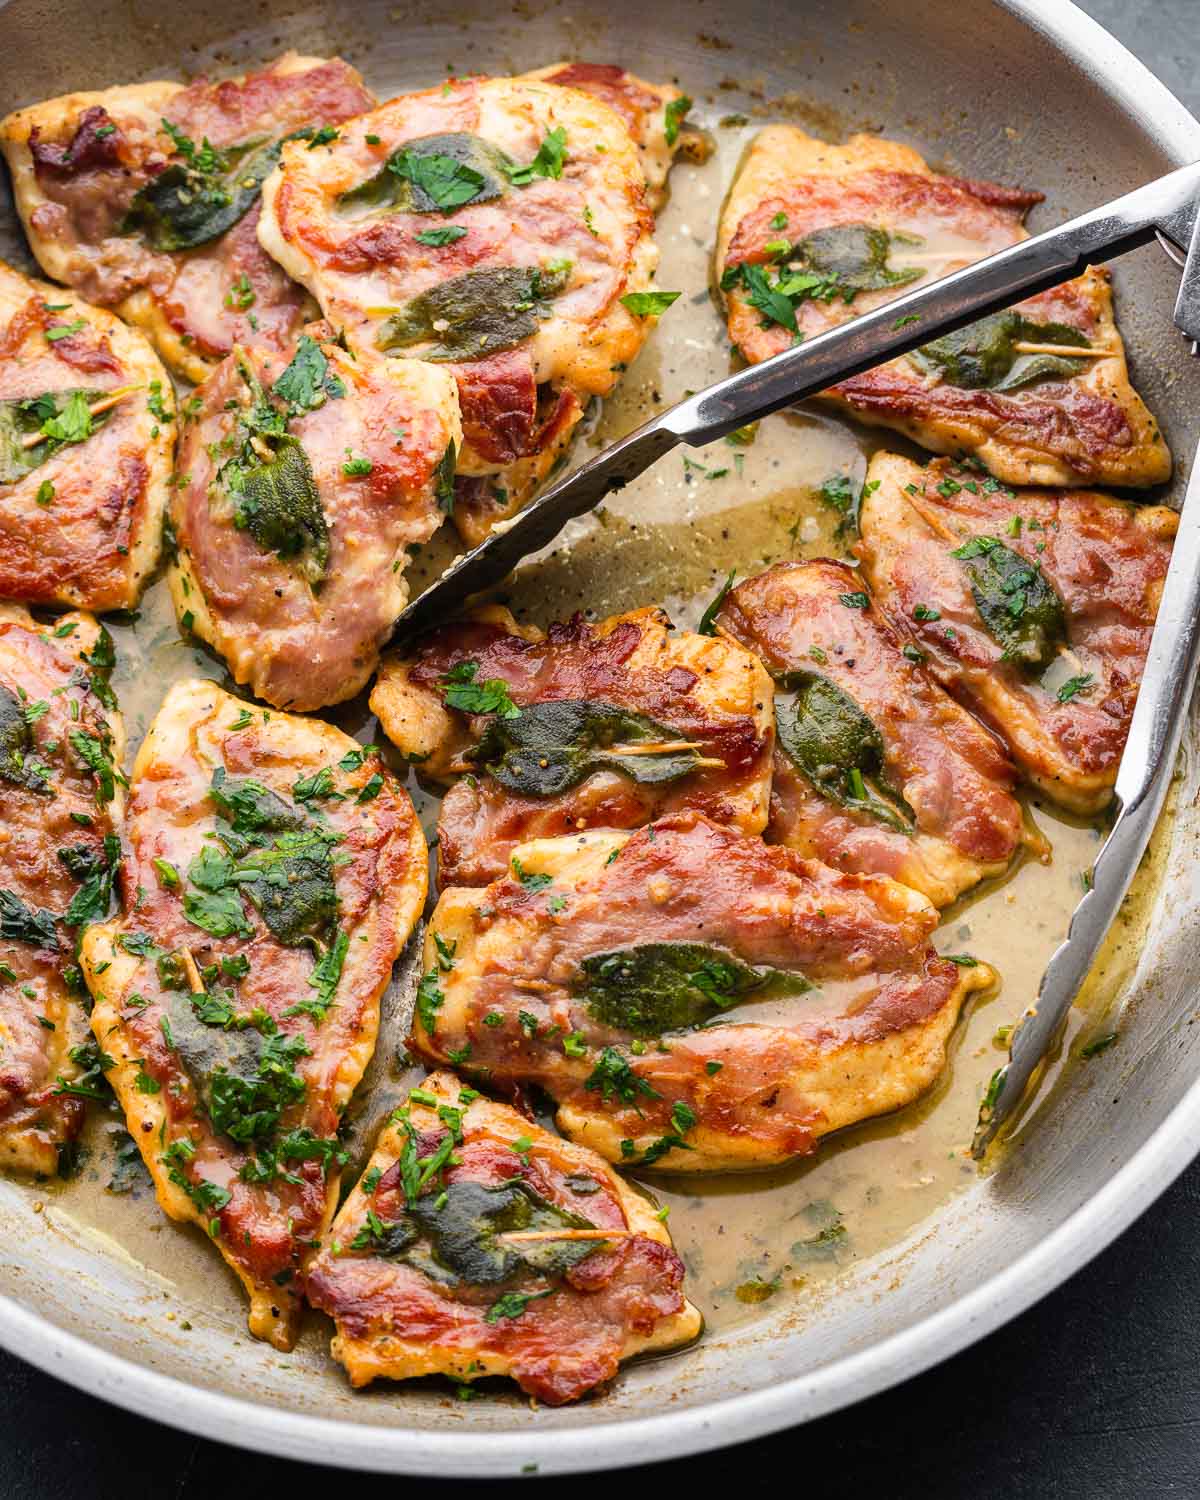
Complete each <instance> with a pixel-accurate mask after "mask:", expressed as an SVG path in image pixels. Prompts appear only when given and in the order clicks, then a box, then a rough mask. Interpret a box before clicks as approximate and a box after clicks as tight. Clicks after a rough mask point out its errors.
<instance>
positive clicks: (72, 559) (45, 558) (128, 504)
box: [0, 261, 175, 612]
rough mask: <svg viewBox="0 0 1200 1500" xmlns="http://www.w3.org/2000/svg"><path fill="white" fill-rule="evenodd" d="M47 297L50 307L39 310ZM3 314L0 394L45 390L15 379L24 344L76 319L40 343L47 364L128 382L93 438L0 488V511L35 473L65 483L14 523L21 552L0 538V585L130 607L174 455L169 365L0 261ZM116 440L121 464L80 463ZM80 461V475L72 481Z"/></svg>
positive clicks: (85, 377) (81, 605)
mask: <svg viewBox="0 0 1200 1500" xmlns="http://www.w3.org/2000/svg"><path fill="white" fill-rule="evenodd" d="M47 304H49V306H50V307H51V308H55V309H57V310H56V311H48V310H47ZM0 319H2V320H3V328H2V330H0V361H3V363H4V366H5V380H4V387H3V390H2V392H0V394H3V395H4V397H5V399H14V398H15V397H16V396H17V395H18V394H19V395H20V396H25V395H41V394H43V392H42V391H40V390H37V391H35V390H28V391H27V390H24V389H22V387H21V382H20V366H21V351H22V348H23V346H25V344H26V341H27V340H28V339H29V337H30V336H31V335H34V336H35V337H36V336H39V335H40V336H41V337H42V338H43V339H44V338H45V333H46V330H47V329H49V328H57V327H63V328H71V327H73V326H74V325H75V323H77V322H80V321H82V322H83V323H84V324H85V325H86V326H85V327H83V328H80V329H79V330H78V331H76V332H74V333H71V334H68V335H67V336H66V337H56V338H55V339H54V340H53V342H46V343H45V349H46V351H47V352H48V353H49V354H50V361H51V363H52V364H53V366H54V368H56V369H59V368H61V371H62V374H61V385H62V388H64V389H65V388H67V387H68V386H72V385H73V386H76V387H83V388H87V387H92V386H94V387H95V388H96V389H97V390H98V391H100V392H101V393H103V391H105V390H119V389H123V388H124V387H125V386H134V387H135V389H134V390H133V391H132V392H131V393H130V394H129V396H128V397H126V399H125V400H124V401H123V402H122V403H121V404H120V405H119V406H117V407H116V408H114V409H113V411H112V412H111V414H110V415H109V416H108V418H107V420H106V421H105V423H104V426H103V428H100V429H98V430H97V432H96V433H95V434H94V435H93V437H92V438H89V439H87V440H86V441H85V442H84V443H82V444H67V445H65V446H64V447H63V448H61V449H60V450H59V453H58V454H56V455H54V456H53V457H52V458H50V459H48V460H47V461H46V462H45V463H44V464H41V465H39V467H38V468H36V469H34V470H33V471H32V472H31V473H30V474H27V475H26V476H25V477H24V478H23V479H19V480H17V481H16V482H15V483H13V484H5V485H0V505H4V506H5V507H6V509H7V508H8V503H9V502H10V501H12V500H13V499H14V498H15V497H16V496H17V495H18V494H19V493H20V494H22V495H23V496H29V495H31V494H35V493H36V492H37V490H38V489H39V487H40V485H41V484H42V482H43V481H44V480H47V479H48V480H50V481H51V482H53V481H54V480H55V478H56V477H58V476H60V475H61V476H62V478H61V479H60V487H61V489H62V491H63V492H62V493H61V494H57V493H56V497H55V500H54V501H52V502H51V504H50V505H49V506H46V507H44V508H43V507H40V506H37V505H36V502H34V506H33V507H32V508H31V515H32V518H33V525H32V526H31V527H30V528H29V530H28V532H27V534H25V535H21V534H20V532H19V531H18V529H17V527H16V526H14V527H13V532H12V533H10V538H11V536H13V535H15V536H16V537H17V538H18V539H19V540H20V542H21V546H20V548H19V549H17V548H15V547H14V546H13V543H12V540H11V539H10V540H9V541H7V542H6V541H5V539H4V537H3V535H2V534H0V554H3V556H0V592H3V593H4V594H5V595H6V596H7V597H9V598H12V599H22V600H25V601H26V602H28V603H30V604H38V605H47V604H64V605H67V606H68V607H70V608H75V609H88V610H96V611H100V612H103V611H106V610H110V609H128V608H132V606H133V605H135V604H136V603H137V600H138V597H139V595H140V594H141V591H142V588H143V586H144V585H145V583H146V581H147V579H148V578H149V577H150V575H151V573H152V572H153V571H154V568H155V565H156V564H157V562H158V557H159V552H160V550H161V546H162V518H163V514H164V511H165V510H166V505H167V496H168V492H169V489H170V483H171V472H172V468H173V465H174V452H175V415H174V410H173V408H174V405H175V402H174V397H173V394H172V392H171V386H170V382H169V381H168V379H167V373H166V371H165V370H164V369H163V367H162V365H161V364H160V363H159V361H158V358H157V356H156V355H155V353H154V351H153V349H152V348H151V347H150V344H149V343H148V341H147V340H146V339H145V338H144V337H143V336H142V334H140V333H139V332H138V331H137V329H135V328H129V327H128V326H127V325H126V324H124V323H123V322H122V321H121V320H120V318H117V317H114V315H113V314H112V313H110V312H107V311H106V310H105V309H104V308H102V307H92V306H91V305H90V304H88V303H86V302H84V301H83V300H82V298H79V297H77V296H76V295H75V294H74V293H73V292H69V291H63V290H62V288H61V287H56V286H52V285H51V284H50V283H49V282H48V281H40V280H37V279H36V278H34V277H29V276H23V275H22V274H21V273H20V272H19V271H17V270H15V269H14V268H13V267H12V266H9V265H6V264H5V263H4V262H3V261H0ZM51 351H52V352H51ZM156 382H157V385H158V388H159V391H160V392H161V394H162V397H163V400H164V402H165V403H168V404H169V405H170V406H171V407H172V411H171V412H170V413H169V414H168V415H167V416H166V417H156V416H155V415H154V414H153V413H152V412H151V411H150V409H149V407H148V405H147V401H148V393H149V392H150V389H151V387H152V386H153V385H154V384H155V383H156ZM10 391H11V395H10V394H9V392H10ZM118 443H120V444H121V449H120V458H119V461H112V462H109V463H101V464H98V463H96V462H91V463H89V458H88V454H89V444H91V445H92V447H91V453H92V457H93V459H94V457H95V453H96V449H97V447H100V448H101V449H102V450H105V449H107V448H108V447H109V446H110V445H113V446H115V445H116V444H118ZM81 469H82V470H83V472H84V473H85V474H86V476H87V477H86V478H84V479H80V478H78V477H77V476H78V474H79V471H80V470H81ZM66 481H70V482H69V483H67V482H66ZM77 495H79V496H80V497H81V499H80V501H79V502H78V503H77V501H76V496H77ZM88 505H90V513H89V511H88V509H87V508H86V507H87V506H88ZM13 519H15V517H13ZM39 532H43V539H42V540H41V542H39ZM72 547H74V548H75V549H76V550H75V551H74V554H73V555H72V553H71V552H70V550H69V549H71V548H72ZM14 553H15V555H14Z"/></svg>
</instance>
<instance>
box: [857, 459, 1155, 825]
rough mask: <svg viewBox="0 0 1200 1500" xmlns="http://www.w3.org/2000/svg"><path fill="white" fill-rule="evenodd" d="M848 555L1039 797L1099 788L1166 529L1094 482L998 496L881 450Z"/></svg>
mask: <svg viewBox="0 0 1200 1500" xmlns="http://www.w3.org/2000/svg"><path fill="white" fill-rule="evenodd" d="M860 525H861V539H860V541H859V543H858V545H857V548H856V550H857V552H858V554H859V557H860V558H861V561H862V567H863V572H864V573H865V574H866V577H867V580H868V582H869V584H870V587H871V591H872V594H873V596H874V599H875V602H876V605H877V607H878V608H879V610H880V612H881V613H882V614H883V615H884V616H885V617H886V618H887V619H888V620H889V622H890V623H891V625H892V627H893V629H895V630H896V631H897V632H899V633H900V634H902V635H905V636H908V637H910V638H911V639H912V640H913V641H915V643H916V645H917V646H918V648H919V649H920V650H921V651H922V652H923V653H924V656H925V659H926V666H927V669H928V671H929V672H930V673H931V674H932V675H933V676H934V677H936V678H937V680H938V681H939V682H940V683H941V684H942V686H943V687H944V688H945V689H946V690H947V691H948V692H950V693H952V694H953V695H954V696H955V697H956V698H958V699H960V700H961V701H962V702H963V703H965V704H966V705H967V706H968V707H969V708H971V709H973V710H974V711H975V712H976V713H978V714H979V715H980V716H981V717H982V718H983V719H984V720H985V721H986V722H987V723H988V724H990V725H991V726H992V727H993V728H995V729H996V730H997V732H998V733H999V734H1001V735H1002V736H1003V738H1004V739H1005V740H1006V741H1007V743H1008V745H1009V746H1010V748H1011V750H1012V753H1013V757H1014V759H1015V760H1016V762H1017V765H1018V766H1019V767H1020V769H1021V771H1022V772H1023V773H1024V774H1025V775H1026V776H1027V777H1028V778H1029V780H1030V781H1031V782H1032V783H1033V784H1034V785H1035V786H1037V787H1038V788H1040V789H1041V790H1042V791H1043V792H1044V793H1045V794H1046V795H1047V796H1048V797H1049V798H1050V799H1051V800H1052V801H1054V802H1057V803H1059V804H1060V805H1061V806H1063V807H1065V808H1067V809H1068V811H1070V812H1074V813H1078V814H1080V815H1081V816H1087V815H1090V814H1093V813H1096V812H1099V811H1100V810H1101V809H1102V808H1103V807H1105V806H1106V805H1107V803H1108V802H1109V800H1110V799H1111V797H1112V789H1113V785H1114V783H1115V781H1116V776H1117V767H1118V765H1119V764H1120V760H1121V752H1122V751H1123V750H1124V748H1125V739H1126V736H1127V735H1128V733H1129V721H1130V718H1131V717H1132V714H1133V706H1134V703H1135V702H1136V700H1137V692H1138V685H1139V683H1140V682H1141V679H1142V672H1143V670H1144V668H1145V664H1146V653H1147V651H1148V650H1149V646H1150V636H1151V634H1152V632H1153V630H1154V618H1155V615H1156V613H1157V611H1158V602H1159V599H1160V597H1161V595H1162V587H1163V580H1164V578H1165V577H1166V572H1167V565H1168V564H1169V562H1170V559H1171V545H1172V542H1173V540H1174V537H1175V532H1176V528H1177V525H1178V517H1177V516H1176V514H1175V512H1174V511H1172V510H1169V509H1167V507H1165V506H1161V505H1134V504H1132V503H1130V502H1128V501H1125V500H1116V499H1114V498H1113V497H1112V496H1109V495H1101V494H1097V493H1095V492H1094V491H1091V490H1052V489H1051V490H1046V489H1026V490H1009V489H1006V488H1005V487H1004V486H1003V485H1001V484H999V483H997V482H996V481H995V480H994V479H987V478H981V477H980V475H979V474H978V473H976V472H975V471H973V470H969V469H961V468H956V467H955V466H954V465H953V464H951V463H950V462H948V461H947V460H945V459H935V460H934V461H933V462H931V463H930V464H929V465H927V466H926V467H925V468H922V467H921V466H920V465H918V464H914V463H911V462H909V460H908V459H904V458H900V457H898V456H896V455H895V454H890V453H880V454H877V455H876V457H875V458H874V459H873V460H872V462H871V465H870V467H869V469H868V472H867V484H866V486H865V488H864V491H863V501H862V511H861V521H860Z"/></svg>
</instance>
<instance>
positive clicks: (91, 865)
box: [0, 604, 124, 1177]
mask: <svg viewBox="0 0 1200 1500" xmlns="http://www.w3.org/2000/svg"><path fill="white" fill-rule="evenodd" d="M112 661H113V654H112V640H111V638H110V636H109V635H108V633H107V631H105V630H103V629H102V627H100V626H99V625H97V623H96V621H95V620H94V619H92V617H91V616H90V615H85V614H69V615H62V616H60V617H59V619H58V620H57V622H56V623H55V624H54V625H53V626H49V625H47V626H40V625H38V624H36V623H35V622H34V620H33V618H32V616H31V615H29V613H28V612H27V611H26V610H24V609H21V608H19V607H17V606H15V605H11V604H6V605H0V828H2V829H3V834H2V836H0V1169H4V1170H9V1171H15V1172H21V1173H27V1174H30V1175H33V1176H37V1177H49V1176H52V1175H53V1174H54V1173H55V1172H56V1171H61V1172H62V1175H64V1176H66V1175H69V1171H70V1167H71V1159H72V1144H73V1142H74V1140H75V1138H76V1137H77V1136H78V1134H79V1131H80V1129H81V1128H82V1126H83V1119H84V1112H85V1110H86V1108H87V1103H88V1100H90V1099H104V1098H105V1097H106V1096H107V1090H106V1089H105V1087H104V1071H105V1068H106V1066H107V1059H106V1057H105V1056H104V1054H103V1052H102V1051H98V1050H97V1049H96V1047H95V1046H93V1045H89V1043H90V1038H89V1036H88V1030H87V1022H86V1020H85V1018H84V1011H83V1005H82V1003H81V1002H82V999H83V989H82V985H81V983H80V980H79V970H78V968H77V967H76V965H75V961H74V960H75V943H76V940H77V939H78V937H79V935H80V933H81V932H82V930H83V929H84V928H85V927H86V926H87V925H88V924H89V923H90V922H95V921H97V920H99V919H101V918H103V917H106V916H107V915H108V909H109V904H110V897H111V893H112V889H113V881H114V879H115V877H116V873H117V867H118V863H119V860H120V839H119V836H118V829H119V827H120V821H121V807H122V801H123V797H124V792H123V779H122V777H121V775H120V772H119V771H118V769H117V767H118V766H119V765H120V762H121V756H122V753H123V749H124V743H123V728H122V724H121V717H120V714H119V713H118V712H117V707H116V700H115V699H114V697H113V693H112V689H111V687H110V686H109V673H110V671H111V668H112Z"/></svg>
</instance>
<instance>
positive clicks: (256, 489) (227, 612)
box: [170, 324, 462, 709]
mask: <svg viewBox="0 0 1200 1500" xmlns="http://www.w3.org/2000/svg"><path fill="white" fill-rule="evenodd" d="M194 401H195V403H196V404H195V408H194V409H193V410H191V411H190V414H189V416H188V419H187V421H186V423H185V425H184V428H183V439H182V442H181V444H180V449H179V464H178V467H179V472H180V475H181V476H182V483H181V484H180V486H179V487H177V488H176V490H175V492H174V496H173V499H172V508H171V514H172V519H173V521H174V527H175V535H176V538H177V540H178V551H177V556H176V558H175V561H174V562H173V564H172V568H171V572H170V582H171V593H172V596H173V598H174V601H175V610H176V614H177V615H178V617H179V619H180V621H181V622H182V623H183V624H184V626H185V627H187V628H190V629H191V630H192V631H193V632H194V633H195V634H196V635H198V636H200V637H201V639H203V640H206V641H208V642H209V644H210V645H212V646H213V647H214V649H215V650H217V651H219V652H220V653H221V655H222V656H224V658H225V660H226V661H227V662H228V664H229V670H230V672H231V673H232V674H233V676H234V678H235V680H236V681H238V682H241V683H246V684H248V685H249V686H250V688H251V689H252V690H253V691H254V692H255V693H256V694H257V695H258V697H260V698H264V699H265V700H266V701H267V702H268V703H272V704H274V705H275V706H276V707H278V708H291V709H313V708H321V707H324V706H326V705H328V704H331V703H340V702H342V701H343V700H345V699H346V698H351V697H353V696H354V694H355V693H357V692H359V691H360V689H362V688H363V687H364V686H365V685H366V683H367V680H368V679H369V677H370V675H371V673H372V672H373V671H374V669H375V666H376V664H377V662H378V660H379V651H380V648H381V646H382V645H383V643H384V642H385V641H386V639H387V637H388V635H389V633H390V632H391V628H392V625H393V623H394V622H395V619H396V616H397V615H398V614H399V613H400V611H401V610H402V609H403V608H404V605H405V603H406V602H407V600H408V585H407V583H406V581H405V577H404V571H403V570H404V567H405V564H406V563H407V560H408V557H407V550H406V549H407V548H408V547H410V546H414V545H415V544H417V543H420V542H424V541H427V540H428V538H429V537H430V536H432V535H433V533H434V531H435V530H436V529H437V527H438V526H439V525H440V523H441V521H442V518H443V517H442V509H441V506H442V505H444V504H447V503H448V501H449V497H450V485H451V479H452V474H453V470H454V453H455V450H456V448H457V446H458V444H459V443H460V442H461V440H462V429H461V427H460V425H459V420H458V400H457V397H456V394H455V389H454V381H453V380H452V379H451V377H450V376H449V375H448V374H447V373H446V371H445V370H442V369H439V368H438V367H437V366H436V365H427V364H423V363H421V362H419V361H416V360H387V359H384V358H383V357H382V356H380V355H377V354H371V353H369V352H368V351H366V350H362V351H360V352H358V353H357V354H351V353H349V352H348V351H347V350H345V349H344V348H342V347H341V345H340V344H339V343H338V342H337V341H336V339H335V337H334V333H333V330H332V329H331V328H330V327H329V326H328V324H313V325H311V326H310V327H309V329H308V330H307V331H306V332H305V333H304V334H302V335H301V337H300V339H299V340H298V341H297V343H296V344H295V345H294V346H293V347H292V348H291V349H289V350H287V351H285V353H284V354H282V355H280V356H277V357H274V356H271V355H267V354H263V353H262V352H261V351H253V350H250V351H247V350H242V349H240V348H239V349H235V351H234V352H233V353H232V354H231V355H230V356H229V357H228V359H226V360H225V362H224V363H223V364H222V365H221V366H220V367H219V368H218V369H217V370H216V371H215V372H214V373H213V374H212V375H211V376H210V377H209V379H208V380H206V381H205V383H204V384H203V385H202V386H201V387H200V389H199V391H198V392H197V394H196V397H195V398H194Z"/></svg>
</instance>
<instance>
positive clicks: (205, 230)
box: [121, 138, 280, 250]
mask: <svg viewBox="0 0 1200 1500" xmlns="http://www.w3.org/2000/svg"><path fill="white" fill-rule="evenodd" d="M189 144H190V143H189ZM279 148H280V143H279V142H278V141H270V140H264V139H262V138H259V139H256V140H251V141H245V142H244V143H243V144H242V145H240V146H229V147H226V148H225V149H224V150H222V151H217V150H215V149H213V148H212V147H210V146H207V143H206V146H205V149H203V150H202V151H196V150H195V149H194V148H193V150H192V151H191V153H190V154H189V155H185V156H183V157H182V158H181V159H180V160H178V161H172V162H171V163H170V164H169V165H168V166H167V167H165V168H164V169H163V171H161V172H160V173H159V174H158V176H157V177H154V178H151V180H150V181H149V182H148V183H146V185H145V187H142V188H139V190H138V192H137V193H136V195H135V196H134V199H133V202H132V203H131V204H130V205H129V211H128V213H127V214H126V215H125V218H124V220H123V221H122V224H121V232H122V234H134V233H137V232H139V231H140V233H141V234H142V235H143V237H144V238H145V240H146V242H147V244H149V245H150V246H151V248H152V249H154V250H191V249H193V248H194V247H195V246H196V245H206V244H208V242H209V241H210V240H215V239H216V238H218V236H220V235H222V234H224V233H225V232H226V231H227V230H229V229H232V228H233V226H234V225H235V224H236V223H237V222H238V221H239V220H240V219H241V218H242V217H243V215H245V214H246V213H247V212H248V211H249V210H250V209H251V208H252V207H253V205H254V203H255V202H256V200H257V198H258V195H259V193H260V192H261V191H262V185H263V183H264V181H265V180H266V179H267V178H268V177H269V176H270V175H271V173H272V172H273V171H274V169H275V165H276V163H277V162H278V160H279Z"/></svg>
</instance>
